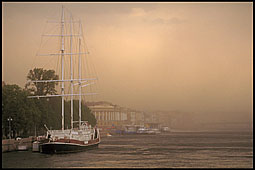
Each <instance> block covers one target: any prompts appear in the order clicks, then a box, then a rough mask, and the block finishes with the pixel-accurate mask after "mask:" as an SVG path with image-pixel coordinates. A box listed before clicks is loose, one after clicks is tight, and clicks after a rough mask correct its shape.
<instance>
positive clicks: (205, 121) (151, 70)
mask: <svg viewBox="0 0 255 170" xmlns="http://www.w3.org/2000/svg"><path fill="white" fill-rule="evenodd" d="M61 5H64V6H65V7H66V8H67V9H69V10H70V11H72V13H73V15H74V16H79V18H80V19H81V21H82V23H83V25H84V27H83V32H84V34H85V39H86V44H87V46H88V49H89V52H90V56H89V57H90V61H91V62H92V63H93V65H94V66H95V70H96V72H97V76H98V79H99V81H98V92H99V95H97V96H96V98H94V99H93V100H96V101H109V102H112V103H114V104H117V105H120V106H123V107H128V108H132V109H137V110H141V111H145V112H148V113H153V112H161V113H164V114H167V115H169V116H173V115H175V116H176V117H178V116H179V117H182V118H181V119H176V120H181V121H180V123H179V124H178V126H183V127H186V128H187V129H196V128H209V129H210V125H211V124H213V123H214V124H220V127H223V126H222V125H224V124H225V125H226V124H233V126H231V127H235V129H238V128H244V129H247V130H249V129H251V126H252V112H253V105H252V100H253V96H252V92H253V88H252V79H253V75H252V70H253V64H252V63H253V61H252V57H253V48H252V45H253V44H252V40H253V39H252V36H253V22H252V14H253V10H252V3H3V7H2V9H3V12H2V14H3V16H2V19H3V21H2V28H3V31H2V35H3V38H2V42H3V43H2V49H3V52H2V61H3V62H2V76H3V78H2V80H3V81H5V82H6V83H7V84H18V85H19V86H21V87H24V85H25V83H26V75H27V73H28V71H29V69H32V68H33V67H34V66H33V64H34V56H35V54H36V52H37V50H38V48H39V46H40V36H41V35H42V32H43V31H44V24H45V22H46V21H47V20H48V19H50V18H51V16H57V15H59V14H60V11H61ZM172 123H173V124H174V122H172ZM175 123H176V122H175Z"/></svg>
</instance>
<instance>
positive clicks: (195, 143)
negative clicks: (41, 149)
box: [2, 132, 253, 168]
mask: <svg viewBox="0 0 255 170" xmlns="http://www.w3.org/2000/svg"><path fill="white" fill-rule="evenodd" d="M2 167H3V168H72V167H73V168H86V167H100V168H131V167H137V168H252V167H253V134H252V132H174V133H169V134H159V135H140V136H139V135H126V136H111V137H106V138H103V139H102V142H101V144H100V145H99V147H98V148H97V149H94V150H88V151H85V152H79V153H70V154H57V155H47V154H40V153H37V152H31V151H19V152H9V153H2Z"/></svg>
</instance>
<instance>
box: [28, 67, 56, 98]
mask: <svg viewBox="0 0 255 170" xmlns="http://www.w3.org/2000/svg"><path fill="white" fill-rule="evenodd" d="M58 79H59V76H58V75H56V74H55V71H54V70H44V69H43V68H34V69H33V70H30V71H29V73H28V75H27V80H28V82H27V83H26V85H25V88H26V89H27V90H29V91H30V92H31V93H32V94H34V95H47V94H56V92H57V91H56V89H55V86H56V85H57V82H31V81H35V80H58Z"/></svg>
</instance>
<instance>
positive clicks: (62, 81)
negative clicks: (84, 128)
mask: <svg viewBox="0 0 255 170" xmlns="http://www.w3.org/2000/svg"><path fill="white" fill-rule="evenodd" d="M56 22H57V23H59V21H53V23H56ZM65 22H68V23H69V22H70V34H67V33H65ZM74 22H76V21H73V20H72V14H71V16H70V21H65V15H64V6H63V5H62V15H61V22H60V24H61V34H57V35H56V34H44V35H43V36H50V37H55V36H59V37H61V49H60V51H61V53H59V52H58V53H51V54H40V55H38V56H59V55H61V80H29V81H28V82H31V83H39V82H41V83H47V82H61V94H51V95H48V94H47V95H37V96H28V98H43V97H46V98H48V97H60V96H61V99H62V130H64V129H65V124H64V117H65V112H64V111H65V107H64V104H65V96H71V130H72V129H73V123H74V122H77V121H74V120H73V96H79V121H78V122H79V129H80V128H81V122H82V120H81V96H82V95H94V94H97V93H84V94H82V89H81V88H82V87H86V86H89V85H91V84H94V83H88V81H89V80H97V78H81V55H85V54H88V53H86V52H81V38H82V30H81V29H82V28H81V21H80V20H79V34H73V30H74V29H73V27H72V23H74ZM76 36H78V37H79V38H78V40H79V49H78V50H79V51H78V53H77V52H75V53H73V51H72V46H73V40H72V39H73V38H75V37H76ZM65 37H70V52H69V53H66V50H65ZM66 55H70V69H71V70H70V71H71V74H70V79H64V73H65V72H64V57H65V56H66ZM75 55H78V56H79V63H78V64H79V65H78V72H79V73H78V74H79V78H78V79H74V78H73V61H72V59H73V56H75ZM74 81H76V82H77V81H78V83H75V84H74ZM65 82H70V83H71V94H65V91H64V87H65V85H64V83H65ZM83 83H88V84H85V85H82V84H83ZM74 85H79V94H73V87H74Z"/></svg>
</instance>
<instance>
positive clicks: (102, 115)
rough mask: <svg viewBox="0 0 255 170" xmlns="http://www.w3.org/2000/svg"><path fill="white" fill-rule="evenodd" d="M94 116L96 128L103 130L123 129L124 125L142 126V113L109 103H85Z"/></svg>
mask: <svg viewBox="0 0 255 170" xmlns="http://www.w3.org/2000/svg"><path fill="white" fill-rule="evenodd" d="M86 105H87V106H88V107H89V109H90V110H91V111H92V113H93V114H94V115H95V118H96V120H97V126H98V127H103V128H110V127H123V126H126V125H143V124H144V113H143V112H141V111H136V110H133V109H129V108H125V107H121V106H118V105H114V104H112V103H110V102H105V101H100V102H86Z"/></svg>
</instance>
